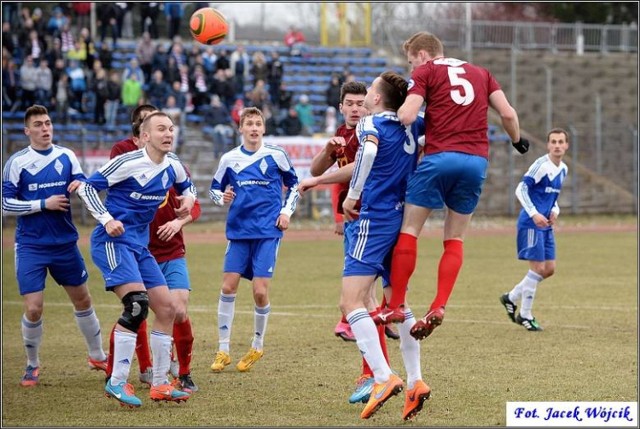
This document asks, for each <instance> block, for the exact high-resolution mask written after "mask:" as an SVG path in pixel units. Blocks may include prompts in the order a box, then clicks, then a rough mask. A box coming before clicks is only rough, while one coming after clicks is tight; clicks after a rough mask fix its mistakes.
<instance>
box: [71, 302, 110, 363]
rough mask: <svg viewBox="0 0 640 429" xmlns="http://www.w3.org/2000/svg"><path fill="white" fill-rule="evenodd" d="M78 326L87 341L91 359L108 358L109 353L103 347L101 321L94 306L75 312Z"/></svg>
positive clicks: (102, 359) (101, 359)
mask: <svg viewBox="0 0 640 429" xmlns="http://www.w3.org/2000/svg"><path fill="white" fill-rule="evenodd" d="M73 314H74V316H75V318H76V323H77V324H78V328H80V332H82V335H84V339H85V341H86V343H87V350H88V351H89V356H90V357H91V359H94V360H98V361H104V360H106V359H107V355H106V354H105V353H104V350H103V349H102V334H101V333H100V321H99V320H98V316H97V315H96V312H95V310H94V309H93V307H89V308H88V309H87V310H82V311H74V312H73Z"/></svg>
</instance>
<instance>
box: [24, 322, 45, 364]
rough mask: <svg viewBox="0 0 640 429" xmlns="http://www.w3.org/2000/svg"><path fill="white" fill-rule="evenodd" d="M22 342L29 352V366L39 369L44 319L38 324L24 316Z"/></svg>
mask: <svg viewBox="0 0 640 429" xmlns="http://www.w3.org/2000/svg"><path fill="white" fill-rule="evenodd" d="M22 341H23V342H24V349H25V351H26V352H27V365H29V366H32V367H34V368H35V367H39V366H40V359H39V356H38V352H39V351H40V343H41V342H42V318H40V320H38V321H37V322H30V321H29V320H28V319H27V318H26V317H25V315H24V314H23V315H22Z"/></svg>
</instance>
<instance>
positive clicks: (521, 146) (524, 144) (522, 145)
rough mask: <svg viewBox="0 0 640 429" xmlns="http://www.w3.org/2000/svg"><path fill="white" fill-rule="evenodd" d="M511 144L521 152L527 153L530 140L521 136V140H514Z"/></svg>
mask: <svg viewBox="0 0 640 429" xmlns="http://www.w3.org/2000/svg"><path fill="white" fill-rule="evenodd" d="M511 144H512V145H513V147H514V148H516V150H517V151H518V152H520V153H527V151H528V150H529V140H527V139H525V138H523V137H520V140H518V141H517V142H513V141H512V142H511Z"/></svg>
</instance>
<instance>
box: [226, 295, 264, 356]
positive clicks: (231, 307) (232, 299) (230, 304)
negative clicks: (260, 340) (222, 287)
mask: <svg viewBox="0 0 640 429" xmlns="http://www.w3.org/2000/svg"><path fill="white" fill-rule="evenodd" d="M235 308H236V294H235V293H231V294H224V293H222V292H220V299H219V300H218V344H219V346H218V347H219V350H220V351H223V352H226V353H229V341H230V340H231V326H232V325H233V316H234V314H235ZM265 325H266V322H265Z"/></svg>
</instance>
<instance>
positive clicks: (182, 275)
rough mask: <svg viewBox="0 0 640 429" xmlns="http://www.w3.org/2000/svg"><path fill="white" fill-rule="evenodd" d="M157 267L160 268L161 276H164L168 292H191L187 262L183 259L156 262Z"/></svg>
mask: <svg viewBox="0 0 640 429" xmlns="http://www.w3.org/2000/svg"><path fill="white" fill-rule="evenodd" d="M158 266H159V267H160V270H161V271H162V274H164V278H165V280H166V281H167V286H169V289H170V290H173V289H186V290H188V291H190V290H191V282H190V281H189V270H187V260H186V259H185V258H184V257H182V258H177V259H172V260H170V261H165V262H158Z"/></svg>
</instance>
